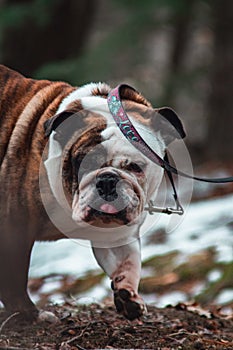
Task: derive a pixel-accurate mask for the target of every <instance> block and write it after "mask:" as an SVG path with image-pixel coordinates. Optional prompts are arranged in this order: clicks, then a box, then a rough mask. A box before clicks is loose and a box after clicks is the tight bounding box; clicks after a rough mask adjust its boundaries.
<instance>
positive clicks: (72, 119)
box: [44, 110, 85, 147]
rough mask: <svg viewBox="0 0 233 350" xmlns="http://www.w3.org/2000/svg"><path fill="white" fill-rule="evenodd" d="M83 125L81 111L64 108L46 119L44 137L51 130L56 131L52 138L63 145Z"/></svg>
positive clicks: (47, 135) (48, 134)
mask: <svg viewBox="0 0 233 350" xmlns="http://www.w3.org/2000/svg"><path fill="white" fill-rule="evenodd" d="M84 126H85V122H84V116H83V113H81V112H80V111H79V112H74V111H72V110H65V111H63V112H61V113H58V114H56V115H54V116H53V117H51V118H50V119H48V120H46V122H45V123H44V131H45V136H46V137H49V136H50V134H51V132H52V131H56V134H55V136H54V139H55V140H57V141H58V142H59V143H60V145H61V146H62V147H64V146H65V145H66V143H67V142H68V141H69V140H70V139H71V137H72V136H73V134H74V133H75V132H76V131H78V130H81V129H82V128H83V127H84Z"/></svg>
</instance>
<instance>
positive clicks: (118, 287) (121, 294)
mask: <svg viewBox="0 0 233 350" xmlns="http://www.w3.org/2000/svg"><path fill="white" fill-rule="evenodd" d="M93 252H94V255H95V258H96V260H97V261H98V263H99V265H100V266H101V267H102V269H103V270H104V271H105V272H106V273H107V275H108V276H109V277H110V278H111V280H112V284H111V285H112V289H113V291H114V302H115V305H116V309H117V311H118V312H120V313H122V314H123V315H124V316H125V317H126V318H128V319H130V320H133V319H135V318H138V317H139V316H141V315H142V314H143V312H144V311H145V310H146V308H145V304H144V302H143V300H142V298H141V297H140V296H139V295H138V284H139V281H140V274H141V254H140V241H139V239H136V238H135V241H133V242H132V243H130V244H126V245H123V246H119V247H114V248H95V247H93Z"/></svg>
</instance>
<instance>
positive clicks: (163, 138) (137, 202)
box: [45, 84, 185, 227]
mask: <svg viewBox="0 0 233 350" xmlns="http://www.w3.org/2000/svg"><path fill="white" fill-rule="evenodd" d="M109 91H110V87H109V86H107V85H106V84H89V85H86V86H84V87H82V88H80V89H78V90H76V91H74V92H73V93H72V94H71V95H69V96H68V97H67V98H66V99H65V100H64V101H63V102H62V104H61V105H60V107H59V109H58V112H57V114H56V115H55V116H54V117H52V118H50V119H49V120H48V121H47V122H46V123H45V133H46V136H50V144H49V153H48V161H50V162H48V164H47V166H46V168H47V173H48V177H49V182H50V186H51V189H52V192H53V194H54V196H55V197H56V198H57V200H58V201H59V203H60V204H61V205H62V202H63V201H64V194H65V197H66V200H67V201H68V202H69V205H70V207H71V210H72V219H73V220H74V221H75V222H77V223H78V224H81V223H83V222H85V223H89V224H90V225H94V226H98V227H116V226H121V225H128V226H129V225H133V224H136V223H137V224H141V222H142V220H143V217H144V214H143V210H144V207H145V205H146V202H147V201H148V200H149V199H151V198H152V197H153V195H154V194H155V192H156V190H157V188H158V186H159V184H160V182H161V179H162V176H163V170H162V168H160V167H159V166H157V165H155V164H154V163H152V162H151V161H150V160H149V159H148V158H146V157H145V156H144V155H143V154H141V153H140V152H139V151H138V150H137V149H136V148H134V146H133V145H132V144H130V143H129V141H128V140H127V139H125V138H124V136H123V135H122V133H121V132H120V130H119V129H118V127H117V125H116V124H115V122H114V120H113V118H112V116H111V114H110V111H109V109H108V105H107V100H106V98H107V94H108V93H109ZM122 101H123V105H124V108H125V110H126V111H127V114H128V115H129V117H130V118H131V120H132V122H133V124H134V125H135V127H136V128H137V130H138V131H139V133H140V134H141V135H142V137H143V138H144V140H145V141H146V142H147V143H148V144H149V145H150V147H151V148H152V149H154V150H155V151H156V153H157V154H159V155H160V156H161V157H163V156H164V152H165V149H166V147H167V145H168V144H169V143H171V142H172V141H173V140H174V139H175V138H183V137H184V136H185V133H184V130H183V127H182V124H181V122H180V120H179V118H178V117H177V115H176V114H175V112H174V111H173V110H171V109H169V108H161V109H153V108H152V107H151V104H150V103H149V102H148V101H147V100H146V99H145V98H144V97H143V96H142V95H140V94H139V93H137V92H135V91H133V90H131V89H130V88H125V89H124V90H123V91H122ZM52 160H56V162H53V161H52ZM49 164H50V165H49ZM59 177H62V187H63V191H64V192H63V194H62V195H61V187H59V186H58V185H57V181H59Z"/></svg>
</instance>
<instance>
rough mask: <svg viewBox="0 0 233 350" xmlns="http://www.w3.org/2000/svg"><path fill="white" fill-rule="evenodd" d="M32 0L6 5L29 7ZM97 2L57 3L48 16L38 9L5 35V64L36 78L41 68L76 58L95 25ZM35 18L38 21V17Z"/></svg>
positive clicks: (11, 0)
mask: <svg viewBox="0 0 233 350" xmlns="http://www.w3.org/2000/svg"><path fill="white" fill-rule="evenodd" d="M31 3H32V2H31V0H17V1H16V0H5V1H4V5H5V6H8V5H9V6H11V5H13V6H14V5H17V6H19V4H20V5H21V4H22V5H25V4H28V5H30V4H31ZM96 5H97V1H95V0H78V1H77V0H57V1H53V4H52V5H49V7H48V9H49V13H44V12H43V11H40V9H39V8H38V14H36V15H35V13H34V14H33V15H31V16H30V15H28V16H27V17H26V18H25V20H24V21H21V22H20V24H18V23H17V24H15V23H12V24H11V25H10V26H8V27H7V28H6V29H5V30H4V33H3V42H2V63H4V64H5V65H8V66H10V67H12V68H14V69H16V70H19V71H20V72H22V73H23V74H26V75H30V76H31V75H33V72H34V71H36V69H38V68H39V67H40V66H41V65H43V64H45V63H49V62H53V61H59V60H63V59H67V58H72V57H76V56H78V55H79V54H80V52H81V50H82V49H83V47H84V45H85V43H86V40H87V37H88V34H89V31H90V28H91V24H92V22H93V16H94V14H95V9H96ZM35 17H36V18H35Z"/></svg>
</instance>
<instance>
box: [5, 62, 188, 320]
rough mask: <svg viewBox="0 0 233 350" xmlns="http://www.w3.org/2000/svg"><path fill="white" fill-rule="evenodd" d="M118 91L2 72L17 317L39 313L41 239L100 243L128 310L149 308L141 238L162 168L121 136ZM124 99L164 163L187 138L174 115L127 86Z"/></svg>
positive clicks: (9, 266)
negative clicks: (35, 278)
mask: <svg viewBox="0 0 233 350" xmlns="http://www.w3.org/2000/svg"><path fill="white" fill-rule="evenodd" d="M110 90H111V88H110V87H109V86H108V85H106V84H104V83H98V84H93V83H91V84H87V85H85V86H83V87H80V88H74V87H72V86H70V85H69V84H66V83H63V82H51V81H47V80H41V81H37V80H33V79H27V78H25V77H23V76H22V75H20V74H19V73H17V72H14V71H12V70H10V69H8V68H6V67H4V66H0V161H1V168H0V184H1V187H0V222H1V230H0V298H1V301H2V302H3V304H4V306H5V308H6V310H7V311H9V312H16V311H18V312H20V313H21V314H22V315H23V316H24V317H25V318H29V319H31V318H35V317H37V314H38V311H37V309H36V307H35V306H34V304H33V303H32V301H31V300H30V298H29V296H28V294H27V279H28V267H29V261H30V253H31V249H32V247H33V244H34V242H35V240H39V241H42V240H57V239H60V238H67V237H72V238H81V239H87V240H90V241H91V244H92V247H93V252H94V255H95V257H96V260H97V261H98V263H99V265H100V266H101V267H102V268H103V270H104V271H105V272H106V273H107V275H108V276H109V277H110V279H111V280H112V289H113V291H114V301H115V305H116V308H117V310H118V311H119V312H120V313H122V314H123V315H125V317H127V318H128V319H134V318H137V317H139V316H140V315H142V313H143V312H144V310H145V306H144V303H143V301H142V299H141V298H140V296H139V295H138V291H137V290H138V284H139V280H140V266H141V262H140V260H141V259H140V239H139V233H140V227H141V226H142V224H143V222H144V220H145V217H146V213H145V211H144V207H145V205H146V203H147V202H148V201H149V200H150V199H154V198H155V196H156V191H157V189H158V187H159V184H160V182H161V180H162V177H163V170H162V168H160V167H158V166H157V165H155V164H153V163H152V162H151V161H150V160H149V159H147V158H146V157H145V156H144V155H142V154H141V153H140V152H139V151H137V150H136V149H135V148H134V147H133V146H132V145H131V144H130V143H129V142H128V141H127V140H126V139H124V137H123V136H122V134H121V132H120V131H119V130H118V128H117V126H116V124H115V122H114V121H113V119H112V116H111V114H110V111H109V109H108V105H107V99H106V98H107V95H108V93H109V91H110ZM122 94H123V96H122V98H123V104H124V107H125V109H126V110H127V113H128V115H129V117H130V118H131V121H132V122H133V123H134V125H135V126H136V127H137V129H138V131H139V132H140V133H141V134H142V136H143V138H144V139H145V140H146V141H147V142H148V143H149V145H150V146H151V147H152V148H153V149H154V150H156V152H157V153H158V154H159V155H160V156H161V157H163V155H164V152H165V149H166V147H167V145H168V144H169V143H170V142H172V141H173V140H174V139H175V138H182V137H184V131H183V127H182V124H181V123H180V121H179V119H178V117H177V116H176V114H175V113H174V112H173V111H172V110H171V109H168V108H162V109H156V110H154V109H153V108H152V106H151V104H150V103H149V102H148V101H147V100H146V99H145V98H144V97H143V96H142V95H141V94H139V93H137V92H134V91H132V90H131V89H128V88H125V89H124V90H123V91H122ZM164 120H169V121H172V123H167V124H166V123H164ZM165 124H166V125H165ZM164 125H165V126H164Z"/></svg>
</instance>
